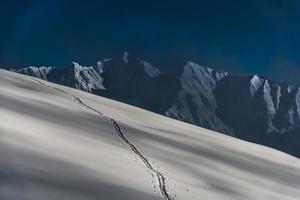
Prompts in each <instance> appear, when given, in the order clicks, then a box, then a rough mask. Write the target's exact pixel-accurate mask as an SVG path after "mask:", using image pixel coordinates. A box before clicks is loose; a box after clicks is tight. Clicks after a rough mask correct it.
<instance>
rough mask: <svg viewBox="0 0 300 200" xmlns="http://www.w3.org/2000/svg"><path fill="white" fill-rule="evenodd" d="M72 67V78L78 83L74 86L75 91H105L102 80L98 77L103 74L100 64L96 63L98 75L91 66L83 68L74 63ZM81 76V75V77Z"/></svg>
mask: <svg viewBox="0 0 300 200" xmlns="http://www.w3.org/2000/svg"><path fill="white" fill-rule="evenodd" d="M73 65H74V78H75V79H76V80H77V82H78V83H77V85H76V86H75V87H76V88H77V89H82V90H84V91H86V92H92V90H93V89H102V90H104V89H105V87H104V86H103V79H102V77H101V76H100V74H101V73H102V72H103V67H102V66H101V63H99V62H98V63H97V70H98V73H97V72H96V70H95V69H94V68H93V67H92V66H90V67H84V66H81V65H80V64H78V63H76V62H73ZM81 74H83V76H82V75H81Z"/></svg>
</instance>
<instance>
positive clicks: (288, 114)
mask: <svg viewBox="0 0 300 200" xmlns="http://www.w3.org/2000/svg"><path fill="white" fill-rule="evenodd" d="M17 72H20V73H23V74H27V75H31V76H34V77H38V78H42V79H44V80H49V81H51V82H54V83H58V84H62V85H66V86H70V87H73V88H77V89H81V90H84V91H87V92H90V93H93V94H97V95H100V96H104V97H108V98H111V99H114V100H118V101H122V102H125V103H128V104H131V105H134V106H138V107H141V108H144V109H147V110H150V111H153V112H156V113H159V114H164V115H166V116H169V117H172V118H175V119H179V120H181V121H184V122H188V123H191V124H195V125H198V126H201V127H204V128H208V129H211V130H214V131H218V132H221V133H225V134H228V135H232V136H235V137H237V138H240V139H244V140H247V141H251V142H255V143H259V144H263V145H267V146H270V147H274V148H277V149H280V150H282V151H285V152H287V153H290V154H292V155H296V156H298V157H300V88H299V87H296V86H292V85H288V84H284V83H279V82H276V81H273V80H269V79H267V78H265V77H262V76H259V75H251V76H241V75H239V76H238V75H234V74H230V73H227V72H219V71H216V70H213V69H211V68H208V67H205V66H201V65H198V64H196V63H193V62H187V64H186V65H185V66H183V67H182V68H175V69H174V70H173V71H168V72H160V70H159V69H158V68H156V67H154V66H153V65H152V64H151V63H149V62H147V61H144V60H141V59H138V58H136V57H134V56H131V55H130V54H128V53H127V52H125V53H124V54H123V56H120V57H117V58H111V59H104V60H103V61H99V62H97V64H96V65H95V66H90V67H82V66H80V65H79V64H77V63H73V65H72V66H71V67H66V68H64V69H58V68H53V67H48V68H47V67H29V68H24V69H19V70H17Z"/></svg>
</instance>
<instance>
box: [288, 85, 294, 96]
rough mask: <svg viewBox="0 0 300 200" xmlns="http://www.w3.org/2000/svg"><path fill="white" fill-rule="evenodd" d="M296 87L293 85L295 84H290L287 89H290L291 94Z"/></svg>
mask: <svg viewBox="0 0 300 200" xmlns="http://www.w3.org/2000/svg"><path fill="white" fill-rule="evenodd" d="M294 89H295V86H293V85H289V86H288V87H287V91H288V93H289V94H290V93H291V91H292V90H294Z"/></svg>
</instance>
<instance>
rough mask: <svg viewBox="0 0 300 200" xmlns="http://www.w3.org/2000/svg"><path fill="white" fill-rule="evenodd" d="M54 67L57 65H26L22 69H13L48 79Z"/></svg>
mask: <svg viewBox="0 0 300 200" xmlns="http://www.w3.org/2000/svg"><path fill="white" fill-rule="evenodd" d="M54 69H55V67H45V66H41V67H34V66H29V67H25V68H22V69H17V70H15V69H11V70H12V71H16V72H18V73H22V74H27V75H31V76H35V77H38V78H41V79H45V80H47V76H48V74H49V73H50V72H51V71H52V70H54Z"/></svg>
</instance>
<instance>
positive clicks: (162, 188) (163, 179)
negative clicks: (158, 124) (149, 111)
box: [32, 78, 174, 200]
mask: <svg viewBox="0 0 300 200" xmlns="http://www.w3.org/2000/svg"><path fill="white" fill-rule="evenodd" d="M32 79H33V80H34V81H36V82H38V83H40V84H42V85H44V86H46V87H49V88H52V89H54V90H57V91H59V92H61V93H63V94H65V95H68V96H70V97H72V98H73V99H74V101H75V102H76V103H77V104H79V105H81V106H82V107H84V108H86V109H88V110H91V111H93V112H95V113H97V114H98V115H100V116H101V117H103V118H104V119H106V120H107V121H109V122H110V123H111V124H112V126H113V128H114V129H115V131H116V132H117V134H118V136H119V138H120V139H121V140H122V141H123V142H125V143H126V144H127V145H128V146H129V147H130V149H131V151H132V152H133V153H134V154H136V155H137V156H138V157H139V158H140V160H141V161H142V162H143V163H144V165H145V166H146V167H147V168H148V169H149V170H150V171H151V172H150V174H151V176H152V177H153V178H154V177H156V179H157V182H158V188H159V190H160V193H161V195H162V197H163V199H166V200H173V199H174V198H173V197H171V195H170V194H169V193H168V191H167V187H166V177H165V176H164V175H163V174H162V173H161V172H160V171H158V170H157V169H155V168H154V167H153V165H151V164H150V161H149V160H148V159H147V158H146V156H144V155H143V154H142V153H141V151H140V150H138V148H137V147H136V146H135V145H134V144H133V143H132V142H131V141H129V139H128V138H127V137H126V136H125V134H124V133H123V131H122V129H121V127H120V125H119V124H118V123H117V121H116V120H114V119H113V118H110V117H108V116H106V115H104V114H103V113H101V112H100V111H98V110H96V109H94V108H92V107H90V106H89V105H87V104H86V103H84V102H83V101H82V100H81V99H80V98H79V97H77V96H75V95H72V94H70V93H68V92H66V91H64V90H62V89H59V88H57V87H54V86H51V85H48V84H46V83H44V82H42V81H40V80H38V79H36V78H32Z"/></svg>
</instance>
